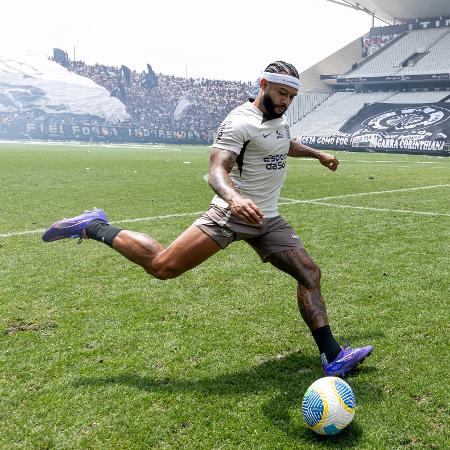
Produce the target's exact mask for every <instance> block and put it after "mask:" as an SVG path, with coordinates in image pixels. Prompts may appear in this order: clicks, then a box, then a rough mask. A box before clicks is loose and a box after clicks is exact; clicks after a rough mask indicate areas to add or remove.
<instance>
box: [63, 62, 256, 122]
mask: <svg viewBox="0 0 450 450" xmlns="http://www.w3.org/2000/svg"><path fill="white" fill-rule="evenodd" d="M69 68H70V70H72V71H74V72H76V73H77V74H78V75H82V76H85V77H88V78H91V79H92V80H94V81H95V82H96V83H98V84H100V85H101V86H103V87H105V88H106V89H108V90H109V91H110V92H111V93H112V94H113V95H116V96H118V97H119V98H120V99H121V100H122V101H123V102H124V103H125V106H126V109H127V112H128V113H129V114H130V115H131V116H132V123H133V124H134V125H138V126H142V127H146V128H157V129H183V130H186V131H194V130H196V131H211V130H215V129H216V128H217V127H218V126H219V124H220V122H221V121H222V120H223V119H224V117H225V116H226V115H227V114H228V112H229V111H230V110H231V109H233V108H235V107H236V106H238V105H239V104H240V103H242V102H243V101H245V100H246V99H247V92H248V91H249V89H250V87H251V83H250V82H248V83H243V82H238V81H226V80H210V79H204V78H202V79H193V78H181V77H175V76H173V75H164V74H159V75H158V85H157V86H156V87H155V88H153V89H151V90H150V91H149V90H148V89H146V88H145V86H144V85H143V83H142V81H143V78H144V76H145V72H137V71H135V70H132V71H131V77H130V83H127V82H125V81H124V80H122V79H121V68H119V67H116V66H106V65H101V64H95V65H88V64H86V63H84V62H83V61H71V62H70V64H69ZM186 95H189V98H190V104H189V105H187V106H188V110H189V114H182V115H181V116H180V117H178V118H175V117H174V111H175V108H176V107H177V104H178V102H179V101H180V100H181V99H182V98H184V97H185V96H186ZM186 112H187V110H186Z"/></svg>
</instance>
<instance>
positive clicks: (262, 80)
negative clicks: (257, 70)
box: [259, 78, 269, 90]
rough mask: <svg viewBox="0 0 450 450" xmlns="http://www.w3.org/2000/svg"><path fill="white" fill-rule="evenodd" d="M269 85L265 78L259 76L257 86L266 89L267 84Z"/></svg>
mask: <svg viewBox="0 0 450 450" xmlns="http://www.w3.org/2000/svg"><path fill="white" fill-rule="evenodd" d="M268 85H269V82H268V81H267V80H266V79H265V78H260V80H259V87H260V88H261V89H263V90H265V89H267V86H268Z"/></svg>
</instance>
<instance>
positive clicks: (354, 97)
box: [289, 1, 450, 156]
mask: <svg viewBox="0 0 450 450" xmlns="http://www.w3.org/2000/svg"><path fill="white" fill-rule="evenodd" d="M347 3H348V2H347ZM350 3H353V4H355V6H356V7H357V6H358V5H357V3H355V2H350ZM374 3H376V4H377V5H378V6H379V7H380V8H381V9H383V10H384V9H391V10H395V11H398V10H399V9H398V8H397V7H399V8H401V10H402V12H404V13H405V14H408V11H415V10H416V9H417V8H418V7H419V3H417V4H415V6H414V5H412V4H411V3H408V2H406V1H404V2H401V5H400V6H399V5H398V4H395V5H394V4H392V5H391V4H390V3H389V4H388V3H378V2H376V1H374ZM366 6H367V7H368V6H370V5H369V3H367V5H366ZM420 6H421V7H422V6H423V5H422V4H420ZM382 7H383V8H382ZM415 8H416V9H415ZM379 10H380V9H379ZM444 10H445V11H446V14H447V15H448V17H447V16H439V17H436V18H434V19H433V18H427V19H417V18H414V17H413V16H410V17H412V18H410V19H402V20H401V22H400V23H398V22H397V24H394V25H388V26H385V27H376V28H375V27H374V28H372V29H371V30H370V31H369V33H368V34H367V35H365V36H363V37H362V38H361V45H360V50H361V51H360V53H359V57H358V56H357V55H355V53H354V46H353V45H352V47H351V52H349V51H347V52H344V51H340V52H337V53H335V54H333V55H331V56H330V58H329V61H328V60H327V59H326V60H324V61H321V62H320V63H319V64H317V65H316V66H313V67H312V68H309V69H308V70H307V71H305V72H304V73H302V74H301V78H302V80H303V81H304V83H303V88H302V92H301V94H302V95H300V96H299V101H300V102H301V101H302V99H303V98H305V96H306V94H309V95H313V94H314V93H315V92H316V93H317V92H323V91H326V90H328V91H329V92H328V96H327V97H326V98H325V99H324V100H323V101H321V102H318V103H317V104H315V105H314V107H312V108H305V109H306V112H307V113H306V114H299V111H300V110H301V108H300V107H299V106H298V105H297V106H295V107H294V108H293V110H292V111H291V112H290V114H289V120H290V123H291V135H292V136H293V137H294V138H295V139H297V140H299V141H300V142H303V143H305V144H307V145H311V146H312V147H316V148H320V149H343V150H353V151H361V150H369V151H389V152H399V153H425V154H432V155H438V154H439V155H445V156H449V155H450V107H449V106H448V105H449V103H450V28H449V27H450V3H449V5H448V6H446V7H445V9H444ZM386 14H387V13H386ZM349 49H350V47H349ZM337 57H340V63H339V64H336V59H337ZM344 64H346V69H344V70H339V69H337V70H336V71H334V72H333V71H332V70H333V68H334V67H335V68H337V67H339V66H340V67H342V66H343V65H344ZM330 68H331V70H330ZM323 69H325V70H326V71H325V70H323ZM317 74H319V75H318V76H315V75H317ZM304 75H306V76H305V77H304V78H303V76H304ZM311 75H313V77H314V76H315V79H314V80H313V82H310V77H311ZM319 77H320V81H319Z"/></svg>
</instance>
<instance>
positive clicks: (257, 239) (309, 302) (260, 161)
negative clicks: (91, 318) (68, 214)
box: [42, 61, 372, 376]
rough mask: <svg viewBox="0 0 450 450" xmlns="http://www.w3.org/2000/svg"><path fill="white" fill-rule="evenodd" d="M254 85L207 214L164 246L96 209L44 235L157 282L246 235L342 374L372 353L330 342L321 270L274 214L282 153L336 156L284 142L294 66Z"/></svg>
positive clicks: (220, 142)
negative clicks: (86, 244)
mask: <svg viewBox="0 0 450 450" xmlns="http://www.w3.org/2000/svg"><path fill="white" fill-rule="evenodd" d="M259 88H260V89H259V93H258V95H257V97H256V99H250V100H249V101H248V102H246V103H244V104H243V105H241V106H239V107H237V108H235V109H234V110H233V111H231V112H230V113H229V114H228V116H227V117H226V118H225V120H224V121H223V122H222V124H221V125H220V127H219V129H218V132H217V137H216V139H215V140H214V143H213V145H212V149H211V156H210V164H209V176H208V183H209V185H210V186H211V188H212V189H213V191H214V192H215V193H216V195H215V197H214V198H213V200H212V202H211V205H210V207H209V209H208V211H207V212H205V213H204V214H203V215H202V216H201V217H199V218H198V219H197V220H196V221H195V222H194V223H193V224H192V225H191V226H190V227H189V228H187V230H185V231H184V232H183V233H182V234H181V235H180V236H179V237H178V238H177V239H175V241H174V242H172V243H171V244H170V245H169V246H168V247H164V246H163V245H161V244H160V243H159V242H158V241H156V240H155V239H154V238H153V237H150V236H148V235H146V234H143V233H137V232H134V231H129V230H122V229H120V228H117V227H115V226H113V225H111V224H110V223H109V222H108V219H107V217H106V214H105V212H104V211H102V210H100V209H93V210H90V211H85V213H84V214H81V215H79V216H76V217H73V218H70V219H63V220H60V221H59V222H56V223H54V224H53V225H52V226H51V227H50V228H49V229H48V230H47V231H46V232H45V233H44V235H43V236H42V239H43V240H44V241H45V242H51V241H55V240H58V239H63V238H83V239H94V240H96V241H101V242H104V243H105V244H107V245H109V246H110V247H112V248H113V249H114V250H116V251H117V252H119V253H120V254H122V255H123V256H125V257H126V258H128V259H129V260H130V261H132V262H134V263H136V264H138V265H140V266H142V267H143V268H144V269H145V271H146V272H147V273H149V274H150V275H152V276H154V277H156V278H159V279H161V280H166V279H169V278H175V277H177V276H179V275H181V274H182V273H184V272H186V271H187V270H190V269H192V268H193V267H195V266H197V265H199V264H201V263H202V262H203V261H205V260H206V259H207V258H209V257H210V256H212V255H214V254H215V253H217V252H218V251H219V250H220V249H223V248H225V247H227V246H228V245H229V244H231V243H232V242H233V241H236V240H245V241H246V242H247V243H248V244H249V245H250V246H251V247H252V248H253V249H254V250H255V251H256V252H257V253H258V255H259V256H260V257H261V259H262V261H263V262H270V263H271V264H273V265H274V266H275V267H276V268H278V269H280V270H282V271H283V272H286V273H288V274H289V275H291V276H292V277H293V278H294V279H295V280H296V281H297V282H298V287H297V301H298V307H299V310H300V313H301V316H302V317H303V320H304V321H305V322H306V324H307V325H308V327H309V329H310V330H311V333H312V335H313V338H314V340H315V342H316V344H317V346H318V349H319V352H320V353H321V356H322V367H323V370H324V372H325V374H326V375H336V376H345V375H346V374H347V373H348V372H350V371H351V370H353V369H354V368H355V367H356V366H357V365H358V364H359V363H361V362H362V361H363V360H364V358H366V357H367V356H369V355H370V353H371V352H372V346H370V345H369V346H366V347H361V348H349V347H341V346H340V345H339V343H338V342H337V341H336V339H335V338H334V336H333V333H332V331H331V328H330V326H329V323H328V317H327V311H326V307H325V302H324V299H323V297H322V295H321V292H320V269H319V267H318V266H317V264H316V263H315V262H314V261H313V260H312V258H311V257H310V256H309V255H308V253H307V252H306V250H305V248H304V246H303V243H302V241H301V239H300V238H299V237H298V235H297V234H296V233H295V231H294V230H293V229H292V228H291V227H290V225H289V224H288V223H287V222H286V220H284V219H283V217H281V216H280V214H279V212H278V197H279V193H280V190H281V187H282V185H283V182H284V179H285V175H286V161H287V158H288V156H290V157H293V158H298V157H302V156H303V157H311V158H315V159H317V160H318V161H319V162H320V163H321V164H322V165H323V166H325V167H327V168H328V169H330V170H331V171H333V172H334V171H335V170H336V169H337V168H338V165H339V161H338V160H337V158H336V157H335V156H334V155H331V154H327V153H323V152H320V151H316V150H314V149H312V148H309V147H307V146H304V145H301V144H299V143H297V142H295V141H293V140H291V139H290V135H289V125H288V124H287V122H286V119H285V118H284V116H283V114H284V113H285V112H286V110H287V108H288V107H289V105H290V104H291V102H292V100H293V98H294V97H295V96H296V94H297V92H298V89H299V88H300V80H299V75H298V72H297V70H296V69H295V67H294V66H293V65H291V64H288V63H286V62H283V61H276V62H274V63H272V64H269V66H267V68H266V69H265V70H264V72H263V73H262V74H261V77H260V81H259Z"/></svg>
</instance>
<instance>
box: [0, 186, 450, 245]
mask: <svg viewBox="0 0 450 450" xmlns="http://www.w3.org/2000/svg"><path fill="white" fill-rule="evenodd" d="M439 187H450V184H436V185H434V186H420V187H415V188H404V189H393V190H391V191H373V192H360V193H358V194H346V195H338V196H335V197H322V198H316V199H312V200H297V199H293V198H285V197H280V200H284V201H282V202H280V203H279V205H280V206H281V205H294V204H299V203H306V204H308V203H312V204H316V205H320V204H321V203H320V202H321V201H323V200H331V199H338V198H346V197H356V196H361V195H371V194H387V193H391V192H405V191H415V190H418V189H433V188H439ZM322 205H323V206H336V207H339V208H354V209H367V210H372V211H386V212H388V211H389V212H403V213H411V214H422V215H432V216H448V215H449V214H441V213H433V212H421V211H408V210H397V209H392V210H388V209H382V208H368V207H363V206H345V205H332V204H331V203H322ZM203 213H204V211H196V212H187V213H178V214H166V215H163V216H150V217H140V218H135V219H123V220H116V221H114V222H111V223H112V224H120V223H134V222H147V221H149V220H159V219H161V220H163V219H173V218H177V217H187V216H197V215H200V214H203ZM44 231H45V230H44V229H39V230H29V231H13V232H11V233H1V234H0V239H2V238H9V237H15V236H27V235H32V234H39V233H43V232H44Z"/></svg>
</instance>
